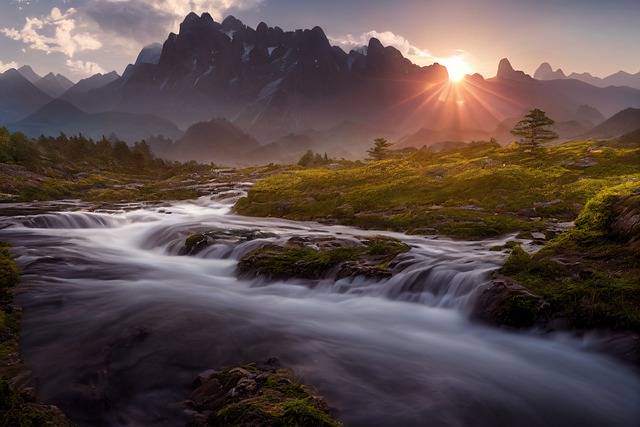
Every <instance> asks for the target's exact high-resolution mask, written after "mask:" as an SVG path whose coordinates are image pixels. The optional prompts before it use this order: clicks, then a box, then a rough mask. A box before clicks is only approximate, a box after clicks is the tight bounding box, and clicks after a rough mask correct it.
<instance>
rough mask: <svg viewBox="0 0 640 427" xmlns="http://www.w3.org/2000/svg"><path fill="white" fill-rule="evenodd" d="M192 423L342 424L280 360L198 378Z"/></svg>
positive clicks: (281, 426)
mask: <svg viewBox="0 0 640 427" xmlns="http://www.w3.org/2000/svg"><path fill="white" fill-rule="evenodd" d="M186 405H187V408H188V410H189V411H190V412H191V414H192V416H193V419H192V423H191V424H192V425H193V426H205V425H206V426H244V427H255V426H261V427H271V426H273V427H276V426H277V427H285V426H287V427H294V426H299V427H307V426H309V427H338V426H340V425H341V423H340V422H339V421H337V420H336V419H335V418H334V417H333V416H332V415H331V414H330V412H329V409H328V407H327V405H326V403H325V402H324V401H323V400H322V398H321V397H319V396H318V395H317V394H316V393H315V392H313V391H312V390H311V389H310V388H309V387H307V386H305V385H303V384H301V383H300V382H299V381H298V380H297V379H296V378H295V377H294V375H293V372H291V371H290V370H287V369H283V368H282V367H281V366H280V363H279V362H278V360H277V359H273V358H272V359H269V360H268V361H266V362H265V363H260V364H256V363H249V364H245V365H241V366H236V367H232V368H226V369H223V370H221V371H207V372H204V373H203V374H201V375H200V376H199V377H198V379H196V381H195V382H194V390H193V392H192V393H191V396H190V400H188V401H187V402H186Z"/></svg>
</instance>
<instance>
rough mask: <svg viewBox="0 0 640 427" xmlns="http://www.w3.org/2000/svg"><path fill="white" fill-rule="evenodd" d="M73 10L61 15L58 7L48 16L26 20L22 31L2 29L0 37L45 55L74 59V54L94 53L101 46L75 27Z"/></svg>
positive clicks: (74, 11) (94, 38)
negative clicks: (51, 54)
mask: <svg viewBox="0 0 640 427" xmlns="http://www.w3.org/2000/svg"><path fill="white" fill-rule="evenodd" d="M76 17H77V11H76V9H73V8H71V9H67V11H65V12H62V11H61V10H60V9H58V8H57V7H54V8H53V9H51V12H50V13H49V15H45V16H40V17H27V18H26V20H25V24H24V26H23V27H22V29H19V30H18V29H16V28H1V29H0V33H2V34H4V35H5V36H7V37H9V38H10V39H13V40H16V41H21V42H23V43H24V44H26V45H27V46H28V47H29V48H31V49H34V50H40V51H43V52H46V53H47V54H50V53H54V52H59V53H62V54H63V55H65V56H67V57H69V58H73V56H74V55H75V54H76V53H77V52H82V51H87V50H97V49H100V48H101V47H102V43H101V42H100V41H99V40H98V39H97V38H96V37H95V36H94V35H92V34H90V33H88V32H85V31H83V30H82V29H80V28H81V26H79V25H78V23H77V20H76Z"/></svg>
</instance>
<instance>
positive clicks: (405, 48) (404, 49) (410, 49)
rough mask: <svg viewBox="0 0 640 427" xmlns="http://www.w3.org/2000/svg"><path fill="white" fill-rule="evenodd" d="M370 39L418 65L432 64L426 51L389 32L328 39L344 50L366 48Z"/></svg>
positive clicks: (369, 32) (374, 31)
mask: <svg viewBox="0 0 640 427" xmlns="http://www.w3.org/2000/svg"><path fill="white" fill-rule="evenodd" d="M371 38H376V39H378V40H380V42H381V43H382V44H383V45H385V46H393V47H395V48H396V49H398V50H399V51H400V53H402V55H403V56H405V57H407V58H409V59H410V60H411V61H412V62H414V63H416V64H418V65H428V64H431V63H433V62H434V58H435V57H434V56H433V55H431V52H429V51H428V50H427V49H421V48H419V47H417V46H415V45H414V44H412V43H411V42H410V41H409V40H408V39H406V38H405V37H403V36H401V35H398V34H395V33H393V32H391V31H382V32H380V31H376V30H371V31H367V32H365V33H362V34H360V35H353V34H347V35H345V36H339V37H329V39H330V40H331V42H332V43H334V44H337V45H339V46H341V47H343V48H345V49H346V50H350V49H355V48H358V47H361V46H366V45H367V44H368V43H369V40H370V39H371Z"/></svg>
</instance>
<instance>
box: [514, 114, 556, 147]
mask: <svg viewBox="0 0 640 427" xmlns="http://www.w3.org/2000/svg"><path fill="white" fill-rule="evenodd" d="M554 123H555V122H554V121H553V120H551V119H550V118H549V117H547V114H546V113H545V112H544V111H542V110H539V109H537V108H536V109H535V110H531V111H529V113H528V114H527V115H526V116H524V118H523V119H522V120H520V121H519V122H518V123H516V125H515V127H514V128H513V129H512V130H511V133H512V134H513V135H516V136H519V137H520V144H523V145H528V146H531V147H537V146H539V145H540V144H541V143H543V142H547V141H553V140H554V139H557V138H558V134H557V133H555V132H554V131H552V130H551V129H548V128H547V126H551V125H553V124H554Z"/></svg>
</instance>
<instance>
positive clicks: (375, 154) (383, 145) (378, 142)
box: [367, 138, 393, 160]
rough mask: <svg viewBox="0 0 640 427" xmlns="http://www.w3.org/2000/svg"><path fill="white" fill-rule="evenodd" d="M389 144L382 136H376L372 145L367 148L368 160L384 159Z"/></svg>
mask: <svg viewBox="0 0 640 427" xmlns="http://www.w3.org/2000/svg"><path fill="white" fill-rule="evenodd" d="M391 145H393V144H391V143H390V142H389V141H387V140H386V139H384V138H376V139H375V140H374V141H373V147H371V148H370V149H369V150H367V153H368V154H369V159H370V160H383V159H386V158H387V157H389V153H390V151H391V150H389V148H390V147H391Z"/></svg>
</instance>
